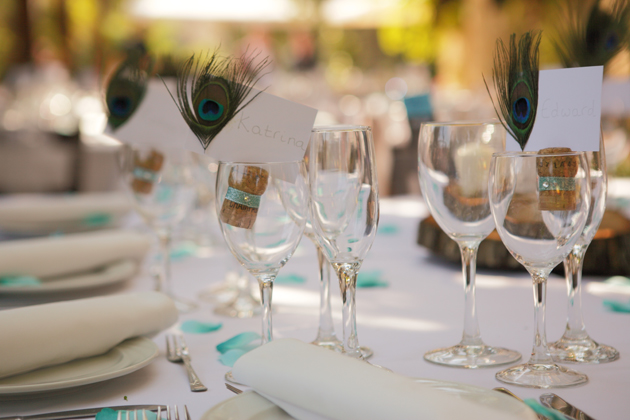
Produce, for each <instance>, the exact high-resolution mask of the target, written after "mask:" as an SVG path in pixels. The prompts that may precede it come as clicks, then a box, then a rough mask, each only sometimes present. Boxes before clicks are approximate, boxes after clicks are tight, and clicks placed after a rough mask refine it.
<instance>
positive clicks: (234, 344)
mask: <svg viewBox="0 0 630 420" xmlns="http://www.w3.org/2000/svg"><path fill="white" fill-rule="evenodd" d="M260 338H261V337H260V334H257V333H255V332H250V331H248V332H244V333H241V334H238V335H235V336H234V337H232V338H230V339H229V340H226V341H224V342H223V343H220V344H217V350H218V351H219V353H221V354H223V353H226V352H228V351H229V350H232V349H237V348H241V347H243V346H246V345H248V344H249V343H251V342H252V341H254V340H260Z"/></svg>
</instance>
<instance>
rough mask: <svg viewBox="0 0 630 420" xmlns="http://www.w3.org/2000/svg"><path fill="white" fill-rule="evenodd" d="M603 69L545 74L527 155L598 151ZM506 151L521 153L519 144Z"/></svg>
mask: <svg viewBox="0 0 630 420" xmlns="http://www.w3.org/2000/svg"><path fill="white" fill-rule="evenodd" d="M603 69H604V68H603V67H602V66H597V67H578V68H571V69H558V70H542V71H541V72H540V76H539V80H538V109H537V111H536V122H535V123H534V129H533V130H532V134H531V136H530V137H529V141H528V142H527V145H526V146H525V150H526V151H538V150H540V149H544V148H546V147H570V148H571V149H572V150H576V151H594V150H599V137H600V133H601V131H600V119H601V109H602V104H601V100H602V78H603ZM506 149H507V150H511V151H519V150H520V147H519V145H518V143H516V141H510V140H508V141H507V142H506Z"/></svg>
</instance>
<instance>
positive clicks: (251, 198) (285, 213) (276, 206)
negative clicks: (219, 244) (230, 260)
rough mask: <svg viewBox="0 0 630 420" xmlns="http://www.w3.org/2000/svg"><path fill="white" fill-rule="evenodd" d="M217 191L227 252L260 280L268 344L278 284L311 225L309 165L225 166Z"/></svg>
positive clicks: (221, 167)
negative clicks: (309, 218) (274, 294)
mask: <svg viewBox="0 0 630 420" xmlns="http://www.w3.org/2000/svg"><path fill="white" fill-rule="evenodd" d="M216 191H217V198H218V200H217V213H218V214H219V224H220V226H221V232H222V233H223V237H224V239H225V241H226V243H227V245H228V248H229V249H230V251H231V252H232V254H233V255H234V256H235V257H236V259H237V260H238V262H239V263H240V264H241V265H242V266H243V267H245V268H246V269H247V270H248V271H249V272H250V273H251V274H252V275H253V276H254V277H256V279H257V280H258V285H259V288H260V296H261V302H262V306H263V309H262V318H263V319H262V344H265V343H267V342H269V341H271V340H272V339H273V331H272V322H271V296H272V290H273V281H274V279H275V278H276V276H277V275H278V271H279V270H280V269H281V268H282V267H283V266H284V265H285V264H286V263H287V261H289V259H290V258H291V256H292V255H293V252H295V249H296V248H297V246H298V244H299V242H300V239H301V237H302V233H303V232H304V226H305V225H306V218H307V212H308V183H307V177H306V166H305V164H304V161H297V162H286V163H241V162H221V163H219V169H218V173H217V189H216Z"/></svg>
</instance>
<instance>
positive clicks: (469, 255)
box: [418, 122, 521, 368]
mask: <svg viewBox="0 0 630 420" xmlns="http://www.w3.org/2000/svg"><path fill="white" fill-rule="evenodd" d="M503 150H505V129H504V128H503V126H502V125H501V124H500V123H499V122H461V123H459V122H453V123H426V124H422V125H421V127H420V137H419V142H418V176H419V177H420V187H421V189H422V195H423V196H424V199H425V201H426V203H427V206H428V207H429V210H430V211H431V215H433V218H434V219H435V221H436V222H437V223H438V224H439V225H440V227H441V228H442V230H443V231H444V232H445V233H446V234H447V235H448V236H449V237H450V238H451V239H453V240H454V241H455V242H457V245H459V249H460V251H461V255H462V272H463V278H464V294H465V297H464V305H465V309H464V333H463V336H462V339H461V341H460V342H459V344H457V345H455V346H451V347H446V348H439V349H436V350H431V351H429V352H428V353H426V354H425V355H424V358H425V359H426V360H427V361H429V362H432V363H437V364H440V365H447V366H453V367H462V368H479V367H486V366H494V365H501V364H505V363H512V362H515V361H517V360H519V359H520V358H521V355H520V353H518V352H516V351H514V350H508V349H505V348H501V347H491V346H488V345H486V344H484V342H483V341H482V339H481V333H480V331H479V323H478V321H477V310H476V306H475V270H476V263H477V249H478V248H479V244H480V243H481V241H482V240H483V239H484V238H485V237H486V236H488V235H489V234H490V233H491V232H492V231H493V230H494V222H493V220H492V215H491V213H490V204H489V202H488V174H489V169H490V160H491V158H492V154H493V153H494V152H499V151H503Z"/></svg>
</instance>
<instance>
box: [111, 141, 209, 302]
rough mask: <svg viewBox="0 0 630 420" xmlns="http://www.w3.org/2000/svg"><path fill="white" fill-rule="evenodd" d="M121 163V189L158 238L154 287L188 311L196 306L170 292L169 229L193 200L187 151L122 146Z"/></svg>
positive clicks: (188, 208) (186, 210)
mask: <svg viewBox="0 0 630 420" xmlns="http://www.w3.org/2000/svg"><path fill="white" fill-rule="evenodd" d="M121 164H122V165H121V166H122V175H123V181H124V182H123V183H124V185H125V190H126V191H127V192H128V193H129V195H130V196H131V197H132V202H133V205H134V208H135V209H136V211H137V212H138V213H139V214H140V216H141V217H142V218H143V219H144V221H145V222H146V223H147V224H148V225H149V226H150V227H151V229H152V230H153V231H154V232H155V234H156V236H157V238H158V243H159V251H160V261H159V267H158V272H157V276H156V277H157V280H158V282H157V283H158V284H157V290H158V291H160V292H164V293H166V294H167V295H169V296H170V297H171V298H172V299H173V301H174V302H175V305H176V306H177V309H178V310H179V311H180V312H189V311H191V310H193V309H195V308H196V307H197V305H196V304H195V303H194V302H190V301H187V300H185V299H182V298H180V297H177V296H175V295H174V294H173V291H172V285H171V254H170V251H171V238H172V233H173V230H174V228H175V227H176V226H177V225H178V224H179V223H180V222H181V221H182V220H183V219H184V217H185V216H186V214H187V213H188V212H189V211H190V209H191V207H192V205H193V202H194V200H195V187H194V184H193V180H192V175H191V160H190V152H186V151H183V150H168V151H165V150H158V149H156V148H154V147H150V146H139V145H133V146H131V145H125V146H124V147H123V148H122V162H121Z"/></svg>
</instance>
